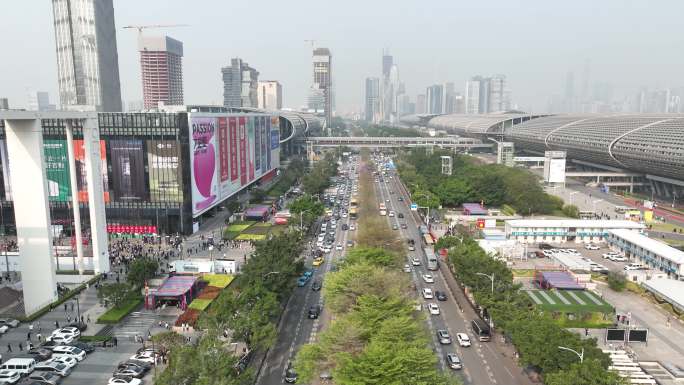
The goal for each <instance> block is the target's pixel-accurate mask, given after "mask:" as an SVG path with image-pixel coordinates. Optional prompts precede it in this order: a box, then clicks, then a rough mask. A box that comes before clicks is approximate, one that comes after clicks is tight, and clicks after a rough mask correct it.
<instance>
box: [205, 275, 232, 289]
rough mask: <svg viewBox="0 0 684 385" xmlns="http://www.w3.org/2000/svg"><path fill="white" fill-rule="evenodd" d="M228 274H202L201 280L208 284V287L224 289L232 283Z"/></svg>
mask: <svg viewBox="0 0 684 385" xmlns="http://www.w3.org/2000/svg"><path fill="white" fill-rule="evenodd" d="M233 278H234V277H233V276H232V275H230V274H204V275H203V276H202V280H204V281H207V282H209V286H214V287H220V288H222V289H223V288H224V287H226V286H228V285H230V283H231V282H232V281H233Z"/></svg>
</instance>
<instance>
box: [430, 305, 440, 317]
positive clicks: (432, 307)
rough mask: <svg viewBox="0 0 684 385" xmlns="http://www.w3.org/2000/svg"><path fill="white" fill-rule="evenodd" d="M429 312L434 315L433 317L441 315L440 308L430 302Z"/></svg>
mask: <svg viewBox="0 0 684 385" xmlns="http://www.w3.org/2000/svg"><path fill="white" fill-rule="evenodd" d="M428 310H429V311H430V314H432V315H439V306H437V304H436V303H432V302H430V303H429V304H428Z"/></svg>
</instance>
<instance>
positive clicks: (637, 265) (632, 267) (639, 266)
mask: <svg viewBox="0 0 684 385" xmlns="http://www.w3.org/2000/svg"><path fill="white" fill-rule="evenodd" d="M644 269H646V266H644V265H642V264H640V263H630V264H629V265H627V266H625V270H628V271H629V270H644Z"/></svg>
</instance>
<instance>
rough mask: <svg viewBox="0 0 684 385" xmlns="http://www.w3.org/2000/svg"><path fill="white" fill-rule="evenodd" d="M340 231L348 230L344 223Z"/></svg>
mask: <svg viewBox="0 0 684 385" xmlns="http://www.w3.org/2000/svg"><path fill="white" fill-rule="evenodd" d="M342 230H345V231H346V230H349V226H347V224H346V223H343V224H342Z"/></svg>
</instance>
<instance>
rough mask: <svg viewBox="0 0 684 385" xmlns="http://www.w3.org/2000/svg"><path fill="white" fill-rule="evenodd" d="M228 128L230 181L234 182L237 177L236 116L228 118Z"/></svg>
mask: <svg viewBox="0 0 684 385" xmlns="http://www.w3.org/2000/svg"><path fill="white" fill-rule="evenodd" d="M228 127H229V130H230V181H231V182H235V181H236V180H237V178H238V144H237V143H238V133H237V118H235V117H234V116H232V117H230V118H228Z"/></svg>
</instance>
